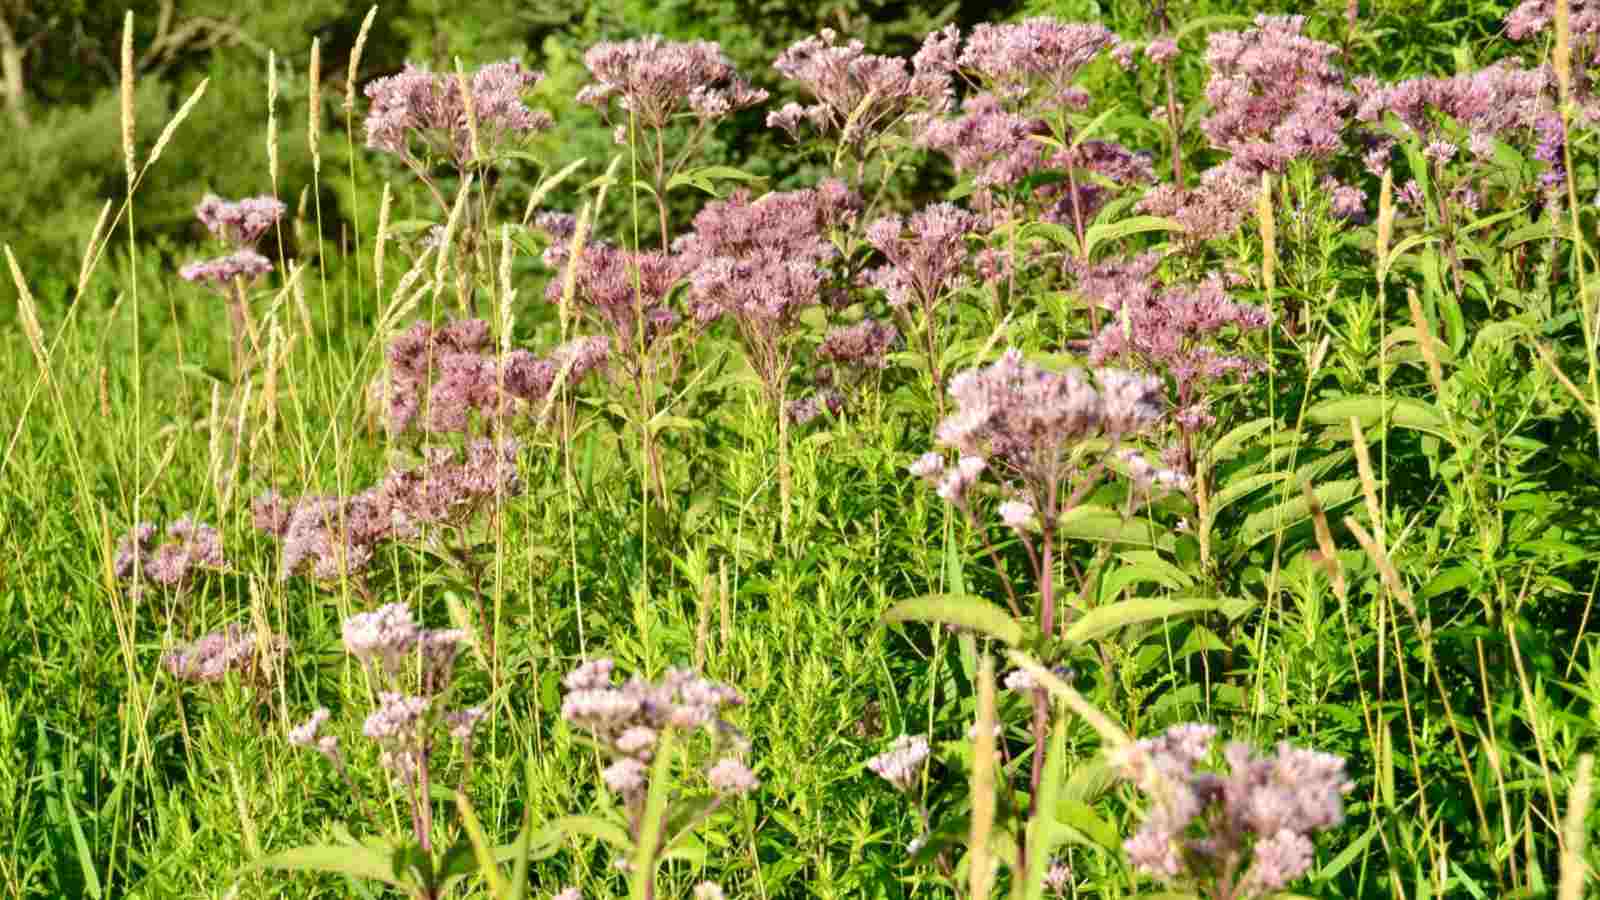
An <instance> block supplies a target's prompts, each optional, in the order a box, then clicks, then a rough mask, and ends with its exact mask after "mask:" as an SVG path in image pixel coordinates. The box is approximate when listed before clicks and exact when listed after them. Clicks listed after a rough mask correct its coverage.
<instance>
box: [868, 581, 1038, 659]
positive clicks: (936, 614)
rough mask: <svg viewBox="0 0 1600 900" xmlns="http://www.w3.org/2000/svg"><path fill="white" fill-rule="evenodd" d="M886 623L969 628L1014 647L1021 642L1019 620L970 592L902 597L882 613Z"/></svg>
mask: <svg viewBox="0 0 1600 900" xmlns="http://www.w3.org/2000/svg"><path fill="white" fill-rule="evenodd" d="M883 621H884V622H885V623H887V624H891V625H893V624H898V623H901V622H932V623H938V624H941V625H955V626H957V627H960V628H970V629H972V630H973V631H979V632H982V633H984V634H987V635H989V636H990V637H993V638H995V639H996V640H999V641H1001V642H1003V643H1005V644H1008V645H1011V646H1015V645H1017V644H1019V643H1021V642H1022V636H1023V629H1022V625H1021V623H1019V622H1017V620H1015V619H1013V618H1012V617H1011V614H1010V613H1008V612H1006V611H1005V610H1003V609H1001V608H1000V607H998V606H995V605H994V604H993V603H990V602H989V601H987V600H985V599H983V598H982V597H978V596H974V595H972V594H926V595H924V596H921V597H914V598H912V599H910V600H902V601H900V602H899V603H896V604H895V605H894V606H891V607H889V610H888V611H887V612H885V613H884V614H883Z"/></svg>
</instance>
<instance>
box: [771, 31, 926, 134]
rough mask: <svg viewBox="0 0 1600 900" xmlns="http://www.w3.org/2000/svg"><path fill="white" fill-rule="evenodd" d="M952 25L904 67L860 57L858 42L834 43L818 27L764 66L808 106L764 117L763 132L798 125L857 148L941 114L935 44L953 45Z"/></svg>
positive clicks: (862, 51) (892, 60) (832, 37)
mask: <svg viewBox="0 0 1600 900" xmlns="http://www.w3.org/2000/svg"><path fill="white" fill-rule="evenodd" d="M954 31H955V29H954V26H950V27H948V28H946V29H945V31H943V32H934V33H933V34H930V35H928V37H927V40H926V41H924V43H923V47H924V51H923V52H919V53H918V54H917V55H916V57H915V58H914V59H913V60H912V64H911V66H910V68H908V67H907V66H906V61H905V60H903V59H900V58H898V57H891V56H877V55H875V54H871V53H867V52H866V51H865V48H864V46H863V45H862V43H861V42H860V41H856V40H852V41H850V42H848V43H846V44H839V43H838V42H837V38H838V35H837V34H836V33H835V32H834V30H833V29H831V28H824V29H823V30H822V32H821V33H820V34H818V35H816V36H814V37H808V38H806V39H804V40H802V41H800V42H798V43H796V44H794V45H792V46H790V47H789V48H788V49H787V50H785V51H784V52H783V53H782V54H781V55H779V57H778V59H777V60H776V61H775V62H774V63H773V64H772V67H773V68H775V69H777V70H778V72H779V73H781V74H782V75H783V76H784V77H785V78H788V79H790V80H792V81H798V82H799V83H800V86H801V87H802V88H804V89H805V91H806V92H807V93H808V94H810V95H811V96H812V97H813V98H814V99H815V101H816V102H814V103H812V104H811V105H809V106H801V105H800V104H798V103H788V104H785V105H784V106H783V108H782V109H779V110H777V111H776V112H771V113H768V114H767V127H769V128H781V129H783V130H784V131H786V132H788V133H789V135H790V136H791V137H793V136H795V135H796V134H797V133H798V131H799V128H800V123H801V122H802V121H805V122H809V123H810V124H811V126H812V127H813V128H815V129H817V130H818V131H820V132H824V133H830V132H831V133H837V135H838V140H839V142H840V143H842V144H844V145H845V146H847V147H853V148H860V147H863V146H864V145H867V144H870V143H871V142H872V141H873V140H874V139H875V138H876V137H878V136H879V135H882V134H884V133H885V132H887V131H889V130H890V129H892V128H893V127H894V126H895V125H897V124H899V123H900V122H903V121H905V120H906V118H907V117H908V116H913V115H926V114H929V113H934V114H937V113H943V112H945V111H946V110H947V109H948V108H949V106H950V104H951V103H952V96H953V88H952V86H951V80H950V75H951V64H950V60H949V59H948V54H945V53H941V52H940V43H941V42H942V41H945V40H953V39H954Z"/></svg>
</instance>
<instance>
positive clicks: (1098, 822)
mask: <svg viewBox="0 0 1600 900" xmlns="http://www.w3.org/2000/svg"><path fill="white" fill-rule="evenodd" d="M1056 818H1057V819H1058V820H1059V821H1060V822H1061V824H1063V825H1066V826H1068V827H1069V828H1071V829H1072V830H1073V831H1075V832H1077V833H1078V834H1080V835H1082V836H1083V837H1085V838H1088V841H1087V842H1086V843H1088V842H1092V843H1093V844H1095V845H1098V846H1100V847H1104V848H1105V849H1107V850H1110V851H1112V852H1113V853H1120V852H1121V851H1122V834H1121V833H1120V832H1119V831H1117V829H1116V826H1114V825H1112V824H1111V823H1110V822H1107V821H1106V820H1105V819H1102V818H1100V816H1098V815H1096V814H1095V811H1094V810H1093V809H1090V808H1089V806H1088V805H1087V804H1084V803H1080V802H1078V801H1077V800H1072V799H1068V798H1062V800H1061V801H1060V802H1059V803H1057V804H1056Z"/></svg>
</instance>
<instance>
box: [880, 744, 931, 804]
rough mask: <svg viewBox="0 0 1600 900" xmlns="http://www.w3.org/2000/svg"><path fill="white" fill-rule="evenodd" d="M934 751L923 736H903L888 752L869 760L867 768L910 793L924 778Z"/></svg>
mask: <svg viewBox="0 0 1600 900" xmlns="http://www.w3.org/2000/svg"><path fill="white" fill-rule="evenodd" d="M932 752H933V750H932V748H931V747H929V746H928V739H927V738H926V737H924V736H922V735H920V734H919V735H910V734H903V735H901V736H900V737H898V738H896V739H895V742H894V744H892V745H891V746H890V747H889V749H888V750H886V751H884V752H883V753H880V754H878V755H877V756H874V757H873V758H872V759H869V760H867V768H869V769H871V770H872V771H873V773H874V774H876V775H877V776H878V777H880V778H882V779H883V780H884V781H887V782H889V783H890V784H892V785H894V786H895V787H896V788H898V789H900V790H902V791H910V790H911V789H912V788H914V787H915V786H916V785H917V783H918V781H920V780H921V778H922V770H923V769H924V768H925V767H926V766H927V764H928V757H929V756H930V755H931V754H932Z"/></svg>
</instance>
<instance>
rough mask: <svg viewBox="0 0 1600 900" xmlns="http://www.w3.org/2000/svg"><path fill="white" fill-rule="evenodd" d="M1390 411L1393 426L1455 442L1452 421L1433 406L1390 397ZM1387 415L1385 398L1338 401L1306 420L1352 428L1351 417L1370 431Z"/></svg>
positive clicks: (1312, 411) (1312, 412)
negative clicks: (1450, 427) (1451, 426)
mask: <svg viewBox="0 0 1600 900" xmlns="http://www.w3.org/2000/svg"><path fill="white" fill-rule="evenodd" d="M1387 410H1388V420H1389V424H1390V425H1395V426H1398V427H1400V428H1411V429H1414V430H1416V431H1426V432H1429V433H1430V434H1435V435H1438V436H1439V437H1442V438H1446V439H1449V438H1451V434H1450V430H1449V420H1448V419H1446V418H1445V416H1444V413H1442V412H1440V411H1439V409H1438V407H1436V406H1434V405H1433V404H1431V403H1425V402H1423V401H1421V400H1413V399H1411V398H1410V397H1390V398H1389V400H1388V404H1387ZM1384 411H1385V403H1384V400H1383V398H1382V397H1373V396H1370V395H1368V396H1358V397H1337V398H1335V399H1332V400H1324V401H1322V402H1321V403H1318V404H1317V405H1315V406H1313V407H1311V408H1310V409H1308V410H1306V420H1307V421H1309V422H1312V423H1314V424H1317V425H1330V426H1341V425H1344V426H1348V424H1349V422H1350V419H1351V417H1354V418H1355V419H1356V420H1357V421H1358V422H1360V423H1361V427H1362V428H1363V429H1368V428H1372V427H1374V426H1378V425H1381V424H1382V422H1383V420H1384ZM1341 436H1347V435H1341Z"/></svg>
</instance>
